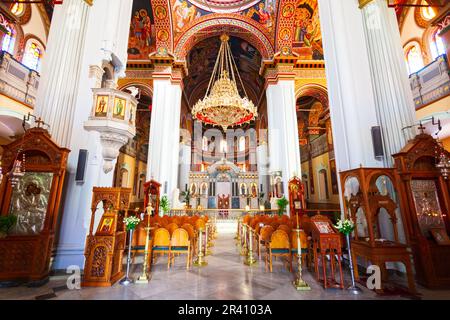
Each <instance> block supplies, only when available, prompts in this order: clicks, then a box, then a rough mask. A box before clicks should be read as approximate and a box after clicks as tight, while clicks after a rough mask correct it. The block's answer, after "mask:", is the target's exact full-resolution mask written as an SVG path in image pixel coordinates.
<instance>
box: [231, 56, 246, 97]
mask: <svg viewBox="0 0 450 320" xmlns="http://www.w3.org/2000/svg"><path fill="white" fill-rule="evenodd" d="M230 53H231V49H230ZM231 61H232V62H233V65H234V67H235V68H236V72H237V75H238V78H239V82H240V83H241V87H242V90H243V91H244V94H245V96H246V97H248V95H247V91H246V90H245V87H244V83H243V82H242V79H241V75H240V74H239V70H238V68H237V65H236V61H234V57H233V56H231ZM235 82H236V80H235Z"/></svg>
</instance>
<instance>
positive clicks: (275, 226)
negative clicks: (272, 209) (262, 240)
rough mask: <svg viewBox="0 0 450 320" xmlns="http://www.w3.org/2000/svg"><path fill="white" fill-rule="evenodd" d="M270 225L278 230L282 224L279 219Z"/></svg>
mask: <svg viewBox="0 0 450 320" xmlns="http://www.w3.org/2000/svg"><path fill="white" fill-rule="evenodd" d="M270 225H271V226H272V228H273V230H277V229H278V227H279V226H280V223H279V222H278V221H273V222H272V223H271V224H270Z"/></svg>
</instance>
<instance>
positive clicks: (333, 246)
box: [309, 215, 344, 289]
mask: <svg viewBox="0 0 450 320" xmlns="http://www.w3.org/2000/svg"><path fill="white" fill-rule="evenodd" d="M309 227H310V228H311V235H312V241H313V252H314V269H315V272H316V279H317V281H323V286H324V288H325V289H327V288H330V287H334V288H341V289H344V277H343V274H342V263H341V260H342V245H341V235H340V234H339V233H338V232H337V231H336V230H335V229H334V228H333V225H332V223H331V220H330V219H329V218H327V217H325V216H322V215H315V216H313V217H312V218H311V220H310V223H309ZM319 255H320V257H319ZM327 255H329V256H330V270H331V277H328V273H327V269H328V268H327ZM336 256H337V261H336V260H335V259H336ZM319 258H320V259H319ZM319 261H320V262H319ZM336 262H337V265H338V268H339V279H340V282H339V283H337V282H336V270H335V266H336ZM319 264H321V266H322V275H320V272H319Z"/></svg>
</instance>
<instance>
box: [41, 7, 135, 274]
mask: <svg viewBox="0 0 450 320" xmlns="http://www.w3.org/2000/svg"><path fill="white" fill-rule="evenodd" d="M116 6H117V7H119V8H120V10H112V9H111V7H116ZM131 8H132V2H131V1H129V0H118V1H114V3H112V2H111V1H109V0H96V1H94V2H93V5H92V6H89V5H87V3H86V2H85V1H84V0H66V1H64V3H63V4H62V5H59V6H55V10H54V13H53V19H52V24H51V28H50V34H49V40H48V44H47V50H46V55H45V59H44V62H43V70H42V77H41V81H40V87H39V91H38V99H37V105H36V108H35V114H36V115H37V116H40V117H42V118H43V120H44V121H45V122H47V123H49V124H50V133H51V135H52V138H53V139H54V140H55V141H56V142H57V143H58V144H60V145H62V146H66V147H68V148H69V149H71V153H70V155H69V159H68V166H67V178H66V181H65V183H66V186H65V191H64V194H63V199H62V201H63V202H62V208H61V209H62V210H61V214H62V221H61V226H60V230H59V242H58V245H57V255H56V257H55V260H54V264H53V268H54V269H65V268H66V267H67V266H69V265H79V266H80V267H82V266H83V265H84V256H83V252H84V246H85V240H86V234H87V231H88V228H89V223H90V217H91V212H90V211H91V210H90V207H91V200H92V188H93V187H94V186H103V187H110V186H112V180H113V171H111V172H110V173H108V174H105V173H104V172H103V170H102V165H103V157H102V153H101V144H100V137H99V134H98V133H97V132H88V131H86V130H84V127H83V124H84V122H85V121H86V120H87V119H88V117H89V114H90V111H91V107H92V97H93V93H92V88H94V87H96V86H97V85H98V83H99V82H100V81H99V79H101V73H99V72H92V70H100V69H101V66H102V63H103V60H112V59H109V58H111V57H112V56H115V57H122V59H124V57H125V59H126V50H127V43H128V39H125V37H121V38H120V39H118V40H117V41H116V42H115V45H114V47H113V48H112V47H111V49H112V50H110V51H108V53H107V54H105V52H106V51H105V50H104V49H105V47H104V45H105V43H106V42H105V41H104V39H107V38H114V36H112V35H111V33H113V34H116V32H117V31H118V29H116V28H113V29H108V27H107V23H106V22H107V21H109V20H117V21H118V20H119V19H118V18H119V16H121V17H122V19H124V17H125V16H126V17H127V19H128V20H129V17H130V16H131ZM108 10H109V11H108ZM113 12H115V15H114V14H113ZM112 14H113V15H112ZM122 26H123V27H124V28H126V30H125V31H124V30H121V32H120V33H121V34H124V33H125V34H126V35H128V31H129V29H128V28H129V26H128V24H122ZM108 57H109V58H108ZM115 60H116V62H117V63H118V64H119V65H123V66H125V65H126V61H125V60H123V61H120V60H119V59H118V58H117V59H115ZM92 66H95V67H97V69H95V68H92ZM80 149H86V150H88V160H87V167H86V172H85V181H84V182H75V173H76V168H77V162H78V153H79V150H80Z"/></svg>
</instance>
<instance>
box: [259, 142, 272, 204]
mask: <svg viewBox="0 0 450 320" xmlns="http://www.w3.org/2000/svg"><path fill="white" fill-rule="evenodd" d="M267 153H268V146H267V142H262V143H261V144H260V145H259V146H258V147H257V148H256V161H257V162H256V163H257V168H258V190H259V192H261V185H262V192H264V199H268V196H269V159H268V156H267Z"/></svg>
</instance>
